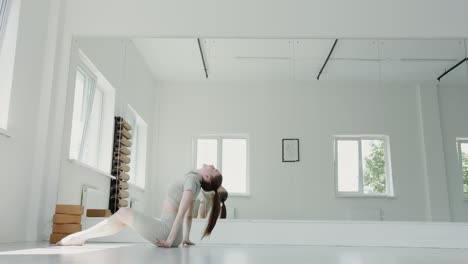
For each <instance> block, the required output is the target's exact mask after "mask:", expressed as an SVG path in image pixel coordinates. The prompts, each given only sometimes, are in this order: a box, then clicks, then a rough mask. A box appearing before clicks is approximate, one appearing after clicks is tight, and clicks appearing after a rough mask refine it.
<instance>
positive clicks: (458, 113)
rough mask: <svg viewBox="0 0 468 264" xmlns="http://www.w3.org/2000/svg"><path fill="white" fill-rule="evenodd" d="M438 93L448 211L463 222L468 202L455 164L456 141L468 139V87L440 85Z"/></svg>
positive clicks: (466, 218)
mask: <svg viewBox="0 0 468 264" xmlns="http://www.w3.org/2000/svg"><path fill="white" fill-rule="evenodd" d="M438 92H439V102H440V113H441V117H442V118H441V119H442V122H441V124H442V131H443V136H444V151H445V157H446V171H447V172H446V174H447V184H448V189H449V199H450V207H451V208H450V209H451V212H452V216H453V220H454V221H459V222H466V221H468V200H465V199H464V198H465V197H464V195H463V178H462V177H463V176H462V174H461V168H460V164H459V161H458V154H457V146H456V138H468V122H467V120H466V114H467V113H468V104H467V102H468V84H464V85H460V84H459V85H454V84H449V85H441V86H440V87H439V91H438Z"/></svg>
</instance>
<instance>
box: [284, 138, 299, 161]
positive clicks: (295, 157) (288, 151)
mask: <svg viewBox="0 0 468 264" xmlns="http://www.w3.org/2000/svg"><path fill="white" fill-rule="evenodd" d="M298 161H299V139H297V138H284V139H283V162H298Z"/></svg>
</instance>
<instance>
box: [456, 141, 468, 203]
mask: <svg viewBox="0 0 468 264" xmlns="http://www.w3.org/2000/svg"><path fill="white" fill-rule="evenodd" d="M457 148H458V149H457V150H458V160H459V164H460V171H461V176H462V179H463V193H464V194H465V195H468V139H458V140H457Z"/></svg>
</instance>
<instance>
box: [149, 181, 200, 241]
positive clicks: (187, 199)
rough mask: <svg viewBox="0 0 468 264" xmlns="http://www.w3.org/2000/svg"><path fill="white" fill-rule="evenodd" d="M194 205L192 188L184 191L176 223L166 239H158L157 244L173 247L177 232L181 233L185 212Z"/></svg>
mask: <svg viewBox="0 0 468 264" xmlns="http://www.w3.org/2000/svg"><path fill="white" fill-rule="evenodd" d="M191 204H192V206H193V193H192V191H190V190H187V191H184V193H183V195H182V200H181V201H180V205H179V210H178V211H177V215H176V218H175V220H174V223H173V224H172V228H171V232H170V233H169V236H168V237H167V240H166V241H163V240H158V241H156V244H157V245H158V246H161V247H171V246H172V244H173V243H174V240H175V239H176V237H177V233H179V229H180V226H181V225H182V221H183V220H184V216H185V213H186V212H187V210H188V209H189V207H190V206H191Z"/></svg>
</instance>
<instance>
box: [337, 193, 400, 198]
mask: <svg viewBox="0 0 468 264" xmlns="http://www.w3.org/2000/svg"><path fill="white" fill-rule="evenodd" d="M335 197H336V198H383V199H396V196H394V195H393V196H391V195H366V194H336V195H335Z"/></svg>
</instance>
